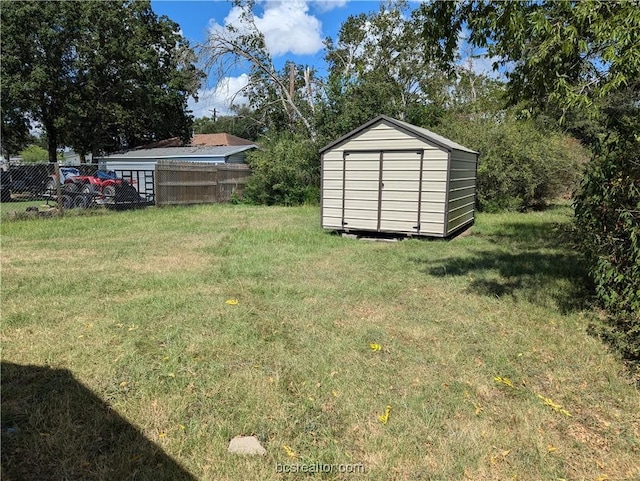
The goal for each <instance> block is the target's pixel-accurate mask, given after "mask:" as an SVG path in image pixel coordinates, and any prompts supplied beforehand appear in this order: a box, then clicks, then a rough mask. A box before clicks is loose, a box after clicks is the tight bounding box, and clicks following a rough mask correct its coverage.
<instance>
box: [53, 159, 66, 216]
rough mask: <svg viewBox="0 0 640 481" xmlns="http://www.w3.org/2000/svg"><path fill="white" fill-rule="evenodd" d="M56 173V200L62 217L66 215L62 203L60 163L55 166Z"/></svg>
mask: <svg viewBox="0 0 640 481" xmlns="http://www.w3.org/2000/svg"><path fill="white" fill-rule="evenodd" d="M53 168H54V172H55V174H56V175H55V177H56V200H57V203H58V215H59V216H60V217H62V216H63V215H64V210H63V208H62V207H63V205H62V204H63V202H62V186H61V184H60V164H59V163H58V162H56V163H55V164H54V167H53Z"/></svg>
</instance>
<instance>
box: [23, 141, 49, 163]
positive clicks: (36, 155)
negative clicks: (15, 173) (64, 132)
mask: <svg viewBox="0 0 640 481" xmlns="http://www.w3.org/2000/svg"><path fill="white" fill-rule="evenodd" d="M20 157H22V161H23V162H29V163H31V162H47V161H48V160H49V153H48V152H47V151H46V150H45V149H43V148H42V147H40V146H38V145H35V144H32V145H29V146H28V147H26V148H25V149H24V150H23V151H22V152H20Z"/></svg>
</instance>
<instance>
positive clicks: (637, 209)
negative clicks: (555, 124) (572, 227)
mask: <svg viewBox="0 0 640 481" xmlns="http://www.w3.org/2000/svg"><path fill="white" fill-rule="evenodd" d="M414 18H415V19H416V20H418V21H419V20H422V23H421V25H422V32H421V33H422V35H423V36H424V37H425V38H428V39H430V40H431V41H432V42H434V43H435V44H437V45H440V46H441V47H442V48H441V53H442V55H443V57H445V58H447V57H448V59H449V60H451V59H452V57H453V54H454V46H455V45H456V41H457V40H456V39H457V38H458V35H459V33H460V31H461V29H462V28H463V26H464V25H467V27H468V28H469V29H470V31H471V35H470V41H471V42H473V43H474V44H476V45H479V46H484V47H486V48H487V51H488V54H489V55H491V56H495V58H496V67H500V66H501V65H502V66H505V65H509V66H510V67H511V68H510V70H509V71H508V72H507V78H508V84H507V89H508V93H509V96H510V100H511V102H512V103H515V102H524V103H525V104H527V105H528V106H529V108H530V109H531V110H532V111H534V112H545V113H548V114H549V113H550V114H551V115H556V116H557V120H558V121H560V122H561V123H563V122H564V120H565V118H566V117H567V115H568V114H571V113H572V110H575V109H578V111H579V112H581V113H582V114H583V116H584V117H586V118H589V119H592V120H595V121H596V122H597V123H598V124H599V125H600V129H591V130H594V131H595V135H593V134H590V135H584V136H583V138H585V139H589V140H590V141H591V147H592V148H593V150H594V152H595V154H596V155H595V156H594V158H593V159H592V161H591V164H590V166H589V167H588V168H587V171H586V176H585V178H584V180H583V183H582V188H581V192H580V195H579V196H578V197H577V199H576V215H577V221H578V226H579V227H580V229H581V230H582V236H581V241H582V243H583V250H584V252H585V253H586V254H587V256H588V258H589V260H590V263H591V274H592V276H593V279H594V283H595V285H596V290H597V294H598V297H599V299H600V301H601V302H602V304H603V305H604V307H606V308H607V309H608V310H609V312H610V313H611V314H612V323H611V328H610V330H609V333H608V336H609V338H610V339H611V340H613V341H614V343H615V344H616V345H617V346H618V347H620V348H621V349H622V350H623V352H625V353H626V354H627V355H628V356H629V357H631V358H632V359H635V360H636V361H637V362H640V289H639V288H638V285H639V279H640V242H639V241H638V239H640V163H639V162H638V155H639V152H640V134H639V133H638V132H639V130H638V129H639V128H640V125H639V123H638V118H640V107H639V106H640V89H639V88H638V79H639V78H640V1H638V0H619V1H616V2H610V1H602V0H585V1H581V2H573V1H568V0H563V1H543V2H489V1H484V0H483V1H474V2H467V3H453V2H433V3H430V4H423V5H421V6H420V7H419V8H418V9H417V10H416V12H415V14H414ZM598 130H599V132H598ZM598 133H599V134H600V135H598Z"/></svg>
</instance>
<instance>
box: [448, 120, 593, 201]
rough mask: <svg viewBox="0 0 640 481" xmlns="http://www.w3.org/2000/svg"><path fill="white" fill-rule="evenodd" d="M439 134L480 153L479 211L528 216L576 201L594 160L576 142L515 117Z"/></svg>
mask: <svg viewBox="0 0 640 481" xmlns="http://www.w3.org/2000/svg"><path fill="white" fill-rule="evenodd" d="M439 131H440V132H442V134H443V135H445V136H447V137H449V138H451V139H452V140H454V141H456V142H458V143H460V144H462V145H464V146H466V147H469V148H472V149H474V150H477V151H478V152H480V160H479V164H478V184H477V188H478V207H479V208H480V209H481V210H485V211H499V210H504V209H514V210H515V209H522V210H524V209H529V208H533V207H539V206H542V205H544V204H545V203H546V202H547V201H548V200H550V199H554V198H556V197H558V196H561V195H570V194H571V193H572V191H573V190H574V189H575V187H576V186H577V183H578V180H579V178H580V175H581V172H582V167H583V165H584V164H585V163H586V162H587V160H588V153H587V151H586V150H585V149H584V148H583V147H582V146H581V145H580V144H579V143H578V142H577V141H576V140H575V139H573V138H571V137H569V136H567V135H563V134H561V133H558V132H549V131H544V130H542V129H541V128H539V127H538V126H537V125H536V124H535V123H533V122H531V121H526V120H518V119H515V118H513V117H512V116H509V115H504V116H503V117H502V118H499V117H498V118H493V117H492V118H474V119H459V118H458V119H456V118H453V119H451V121H449V122H443V123H442V124H441V126H440V127H439Z"/></svg>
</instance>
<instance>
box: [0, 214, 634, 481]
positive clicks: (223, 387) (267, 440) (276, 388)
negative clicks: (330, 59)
mask: <svg viewBox="0 0 640 481" xmlns="http://www.w3.org/2000/svg"><path fill="white" fill-rule="evenodd" d="M569 216H570V211H569V209H568V208H557V209H553V210H549V211H547V212H543V213H532V214H500V215H481V216H480V218H479V221H478V223H477V225H476V227H475V228H474V232H473V235H470V236H468V237H464V238H459V239H455V240H453V241H449V242H445V241H418V240H409V241H404V242H400V243H395V244H390V243H370V242H358V241H353V240H348V239H342V238H339V237H336V236H332V235H330V234H328V233H326V232H323V231H322V230H321V229H320V228H319V226H318V212H317V210H316V209H314V208H261V207H248V206H210V207H193V208H185V209H160V210H157V209H148V210H144V211H136V212H120V213H113V214H110V215H105V216H98V217H76V218H63V219H40V220H28V221H20V222H5V223H4V224H3V225H2V349H3V355H2V359H3V372H2V374H3V379H2V384H3V386H2V387H3V393H2V394H3V403H2V417H3V419H2V467H3V478H4V477H6V478H7V479H125V478H127V476H129V477H131V476H134V474H135V477H136V479H157V478H160V479H190V478H191V477H192V478H195V479H203V480H205V479H216V480H224V479H229V480H236V479H281V478H285V479H290V478H291V479H293V478H295V477H297V475H294V474H281V473H278V472H276V463H281V464H287V465H289V464H306V465H311V464H315V463H322V464H334V465H336V466H337V465H339V464H354V465H362V466H364V468H365V471H366V472H365V474H364V475H362V474H341V473H338V472H337V468H336V470H335V472H334V473H332V474H321V475H320V474H318V475H316V476H317V477H320V478H322V479H380V480H383V479H384V480H387V479H398V480H401V479H430V480H440V479H441V480H451V479H472V480H498V479H500V480H502V479H516V478H517V479H518V480H540V479H553V480H555V479H559V478H564V479H575V480H582V479H592V480H596V479H605V478H604V476H608V479H629V480H631V479H638V477H640V470H639V468H638V466H640V462H639V460H640V415H639V413H640V396H639V394H638V390H637V388H635V387H634V385H633V384H632V383H631V382H630V380H629V379H627V378H626V377H625V373H624V371H623V369H622V364H621V363H620V362H619V361H618V360H616V359H615V358H614V357H613V356H612V355H611V354H610V353H608V352H607V351H606V349H605V348H604V347H603V345H602V344H601V343H600V342H599V341H598V340H597V339H594V338H592V337H590V336H588V335H587V334H586V326H587V324H588V322H589V319H590V316H591V315H592V314H591V313H590V311H589V309H588V303H587V302H586V300H587V299H588V298H587V294H586V291H585V276H584V271H583V269H582V268H581V262H580V257H579V254H578V253H577V252H575V251H574V250H572V249H571V247H570V246H569V245H568V244H567V242H566V240H565V235H564V232H566V230H567V225H568V222H569V219H570V217H569ZM228 299H237V300H238V304H237V305H229V304H226V303H225V301H226V300H228ZM371 343H377V344H379V345H380V346H381V349H380V350H373V349H372V348H371V347H370V344H371ZM387 405H390V406H391V411H390V414H389V418H388V422H386V423H384V424H383V423H382V422H380V420H379V416H381V415H383V414H384V412H385V408H386V406H387ZM238 434H255V435H256V436H258V438H260V440H261V441H262V442H263V444H264V446H265V447H266V449H267V455H266V456H265V457H264V458H260V459H255V458H242V457H234V456H230V455H228V454H227V453H226V447H227V444H228V441H229V439H231V438H232V437H233V436H235V435H238ZM283 446H287V447H288V448H290V450H291V451H287V449H285V448H283ZM293 456H295V457H293ZM17 463H20V464H17ZM24 466H30V468H29V469H27V468H24ZM187 471H188V473H190V474H188V473H187ZM298 476H299V475H298Z"/></svg>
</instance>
